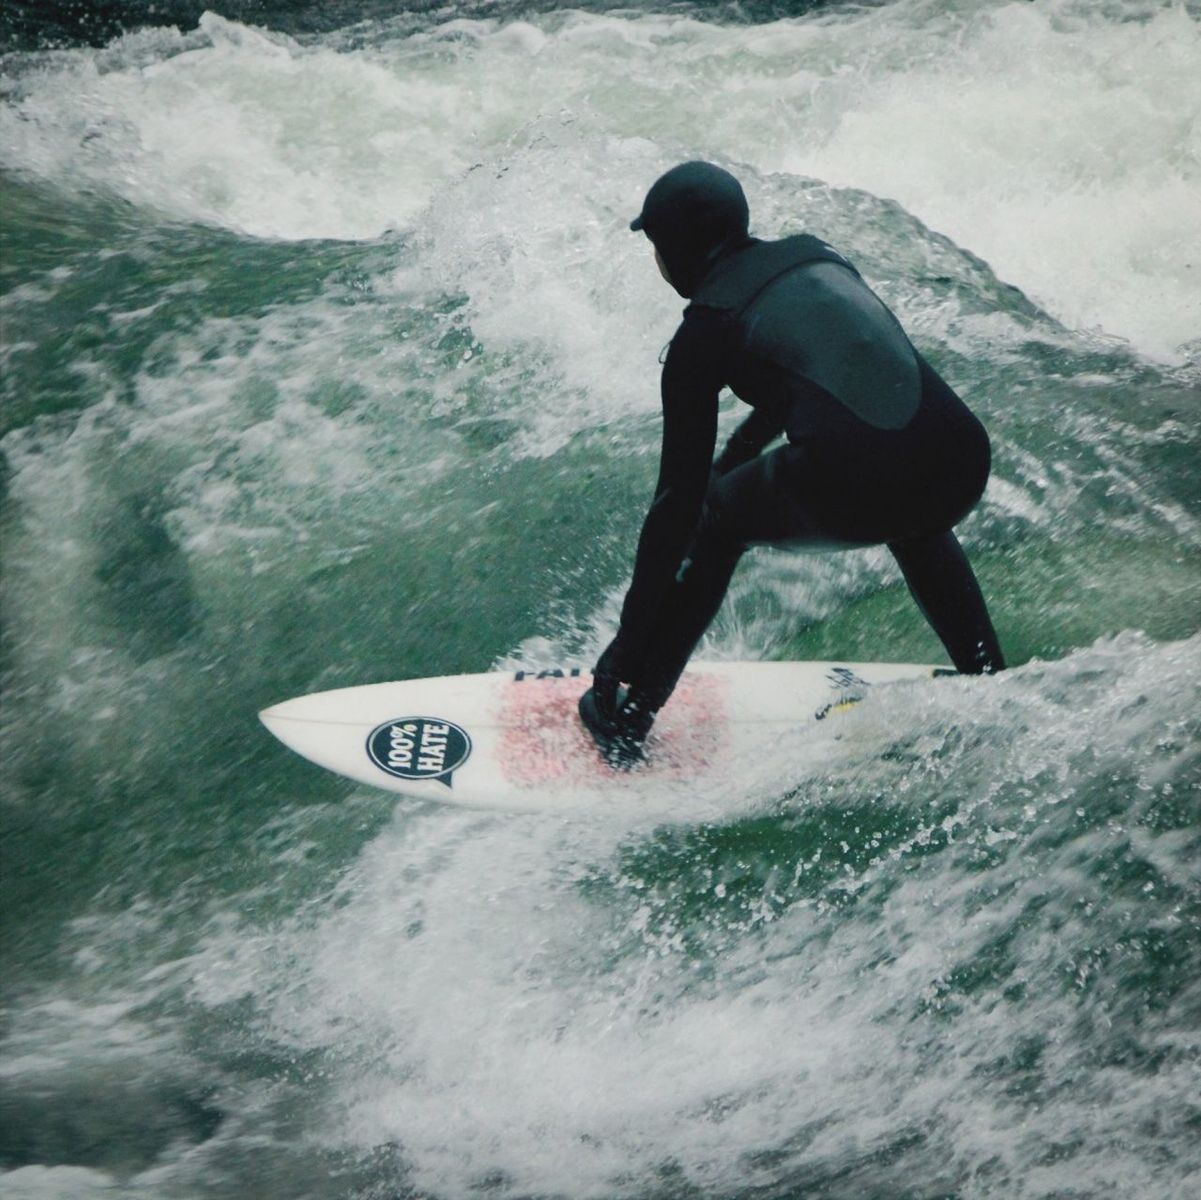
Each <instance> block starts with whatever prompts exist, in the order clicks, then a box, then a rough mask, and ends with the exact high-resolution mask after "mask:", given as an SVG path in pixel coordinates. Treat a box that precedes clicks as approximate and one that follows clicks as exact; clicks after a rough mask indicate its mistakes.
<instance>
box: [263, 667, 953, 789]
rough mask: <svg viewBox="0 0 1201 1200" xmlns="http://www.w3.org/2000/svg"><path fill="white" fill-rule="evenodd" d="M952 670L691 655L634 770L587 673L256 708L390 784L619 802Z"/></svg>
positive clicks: (703, 782) (726, 770)
mask: <svg viewBox="0 0 1201 1200" xmlns="http://www.w3.org/2000/svg"><path fill="white" fill-rule="evenodd" d="M944 674H945V675H954V674H955V672H954V671H952V670H950V669H949V668H946V667H932V666H918V665H914V664H911V663H905V664H892V663H834V662H770V663H758V662H756V663H696V664H694V665H692V666H691V667H689V669H688V670H687V671H686V672H685V673H684V676H683V678H682V679H681V680H680V684H679V686H678V687H677V689H676V691H675V693H674V694H673V695H672V698H671V699H670V700H669V701H668V703H667V704H666V705H665V706H664V708H663V710H662V711H661V712H660V713H659V716H658V718H657V720H656V722H655V727H654V729H653V730H652V732H651V736H650V738H649V739H648V741H647V747H646V750H647V761H646V762H645V763H644V764H642V765H640V766H638V767H637V768H635V769H634V770H632V771H628V772H623V771H614V770H613V769H612V768H610V767H608V766H607V765H606V764H605V763H604V762H602V760H601V758H600V755H599V753H598V752H597V749H596V746H595V744H594V743H593V741H592V739H591V737H590V736H589V735H588V733H587V731H586V730H585V728H584V726H583V725H582V724H581V722H580V719H579V715H578V713H577V711H576V702H577V701H578V699H579V697H580V694H581V692H583V690H584V689H585V688H586V687H587V686H588V684H589V682H590V680H591V677H590V675H589V674H588V673H586V672H581V671H580V670H579V669H578V668H573V669H568V670H562V669H557V670H544V671H516V672H491V673H488V674H484V675H447V676H442V677H439V678H435V679H412V680H407V681H405V682H400V683H376V684H368V685H366V686H363V687H350V688H339V689H337V690H335V691H329V692H315V693H313V694H312V695H309V696H300V697H298V698H297V699H295V700H286V701H284V702H283V703H281V704H276V705H274V706H273V707H271V708H268V709H265V710H264V711H263V712H262V713H260V714H259V716H260V718H261V719H262V721H263V724H264V725H266V726H267V728H268V729H269V730H270V731H271V732H272V733H273V734H275V736H276V737H277V738H279V740H280V741H281V742H283V743H284V744H285V745H286V746H289V747H290V748H291V749H293V750H295V751H296V752H297V753H298V754H301V755H303V756H304V757H305V758H308V759H310V760H312V761H313V762H315V763H317V764H319V765H320V766H323V767H326V768H328V769H329V770H331V771H336V772H337V773H338V774H339V775H345V776H347V777H348V778H350V779H355V780H358V781H359V782H360V783H366V784H370V785H372V786H373V787H379V788H384V789H386V790H388V791H392V792H399V793H401V794H402V795H406V796H415V797H420V798H422V799H427V800H439V801H442V802H444V803H454V804H464V805H470V806H473V807H481V808H508V809H514V808H516V809H557V808H570V807H578V806H580V805H583V804H592V803H602V804H605V803H607V804H610V805H612V804H615V803H619V802H620V801H621V799H622V797H623V796H624V797H626V798H629V797H630V796H632V795H636V796H637V797H638V799H639V802H640V803H641V802H645V800H646V799H647V798H648V796H649V794H650V793H653V792H655V791H659V792H664V791H666V792H670V793H675V794H679V793H680V792H681V791H685V792H689V793H695V792H697V791H698V790H700V791H703V790H704V789H705V788H706V787H707V786H708V785H714V786H717V787H720V786H723V784H725V783H729V782H734V781H736V780H737V779H738V778H739V777H740V776H745V773H746V771H747V769H748V767H749V766H753V764H754V763H755V761H756V760H757V759H759V758H760V757H761V756H763V755H764V754H771V753H773V750H774V749H775V748H778V747H780V746H781V745H782V744H786V745H795V744H796V743H797V742H798V741H800V740H803V739H805V738H806V737H807V736H808V737H811V738H817V737H819V735H820V733H821V732H822V730H823V729H824V726H822V725H821V723H822V722H825V721H826V720H827V719H828V718H830V717H832V716H835V715H837V714H838V713H840V712H842V711H844V710H845V709H847V708H849V707H851V706H852V705H855V704H858V703H860V702H861V701H863V700H866V699H867V698H868V696H869V695H870V693H871V690H872V689H873V688H875V687H878V686H880V685H882V684H888V683H894V682H897V681H900V680H914V679H923V678H925V679H928V678H931V677H933V676H936V675H944Z"/></svg>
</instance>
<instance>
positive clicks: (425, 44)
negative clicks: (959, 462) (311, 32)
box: [0, 0, 1201, 359]
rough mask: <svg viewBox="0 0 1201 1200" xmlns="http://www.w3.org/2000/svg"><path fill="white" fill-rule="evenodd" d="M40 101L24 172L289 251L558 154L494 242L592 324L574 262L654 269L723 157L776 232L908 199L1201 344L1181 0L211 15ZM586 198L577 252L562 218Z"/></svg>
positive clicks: (1004, 262) (1137, 323)
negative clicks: (694, 169) (699, 165)
mask: <svg viewBox="0 0 1201 1200" xmlns="http://www.w3.org/2000/svg"><path fill="white" fill-rule="evenodd" d="M21 89H22V94H23V99H22V101H21V103H20V104H19V106H16V107H10V106H5V107H4V108H3V109H0V136H2V138H3V144H4V147H5V159H6V161H7V162H8V163H9V164H10V165H12V166H15V167H17V168H19V169H22V170H26V171H32V172H35V173H37V174H39V175H41V176H43V177H45V178H48V179H51V180H54V181H55V182H57V183H60V184H62V185H64V186H66V187H84V186H95V185H99V186H101V187H104V188H107V189H111V190H113V191H115V192H117V193H118V194H120V195H122V196H125V197H127V198H128V199H130V200H131V201H133V202H134V203H137V204H139V205H148V206H151V207H152V208H157V209H159V210H161V211H163V212H164V213H166V214H169V215H171V216H175V217H182V218H185V219H189V220H200V221H207V222H212V223H214V224H218V225H223V226H227V227H229V228H232V229H235V230H239V231H242V232H245V233H249V234H252V235H255V236H259V237H267V238H288V239H302V238H313V237H325V238H351V239H357V238H370V237H374V236H378V235H380V234H382V233H384V232H385V231H387V230H389V229H407V228H411V227H414V226H415V227H417V228H418V229H425V228H428V227H429V226H430V224H431V222H434V223H436V222H437V220H438V218H439V214H440V212H441V210H442V209H443V206H444V205H445V203H446V198H447V197H446V189H447V188H452V189H453V188H454V187H456V186H462V184H461V183H460V182H459V181H461V180H462V179H463V175H464V172H465V171H467V170H468V169H470V168H472V167H477V168H478V170H479V171H480V172H482V173H485V174H486V175H487V176H489V177H495V176H496V175H497V173H498V172H504V171H510V170H516V171H518V172H520V170H521V164H520V163H519V162H518V163H514V160H513V155H514V154H515V152H517V151H520V150H521V149H522V148H528V147H533V148H538V147H540V146H541V147H543V148H545V149H548V150H551V151H553V159H554V162H553V164H551V165H549V166H548V169H547V170H546V173H545V174H540V175H537V176H530V177H528V178H527V179H526V181H525V182H526V185H527V187H528V189H529V191H530V192H531V193H532V195H531V197H530V198H531V199H532V200H533V202H534V207H533V208H532V209H529V208H524V207H523V205H522V201H523V199H524V198H525V197H524V196H523V194H522V193H523V189H522V184H521V181H520V180H517V181H514V185H512V186H510V187H507V188H502V189H501V193H500V194H499V195H496V196H493V197H492V198H491V208H490V209H483V210H480V211H479V213H478V217H479V219H480V220H481V221H484V222H485V223H486V224H487V225H488V228H489V230H490V233H491V235H492V242H491V245H487V246H479V245H471V244H470V242H469V243H468V245H469V246H470V249H471V250H472V252H475V253H480V252H482V253H484V254H487V253H488V252H489V251H490V252H491V253H493V254H499V255H503V254H504V253H506V252H507V251H510V250H514V249H516V252H517V253H518V254H523V253H525V254H531V255H532V256H534V257H539V256H540V255H541V254H542V253H544V252H545V251H547V250H552V251H554V252H555V253H558V254H562V255H563V256H564V259H565V277H564V284H563V287H562V295H561V298H562V300H563V302H564V304H565V305H566V306H567V312H566V316H567V317H568V319H570V318H571V317H572V315H573V313H574V310H575V307H576V306H577V305H578V304H579V299H578V298H577V297H576V295H575V280H573V279H572V275H571V266H572V262H573V258H574V257H576V256H578V257H587V258H588V259H590V260H593V261H595V260H596V258H597V256H598V255H604V254H606V253H614V252H615V253H616V261H617V262H618V263H620V264H623V265H624V264H625V263H627V262H628V254H627V252H626V251H625V250H624V249H618V250H616V251H614V250H613V249H610V250H606V247H620V246H622V238H623V235H624V223H623V222H624V219H628V215H629V214H630V213H631V212H633V211H636V209H637V205H638V203H639V200H640V198H641V196H642V194H643V191H644V190H645V188H646V186H647V185H648V184H649V182H650V180H651V179H652V178H653V177H654V174H655V173H656V171H657V170H659V169H661V168H662V167H664V166H666V165H669V164H670V162H671V161H673V160H676V159H679V158H681V157H714V158H718V159H720V160H721V161H724V162H728V163H730V164H731V165H733V166H735V167H736V168H739V169H741V170H743V172H744V174H746V175H747V176H748V180H747V182H748V187H749V189H750V190H751V193H752V200H756V199H759V200H762V201H763V203H762V204H761V205H760V206H759V208H758V210H757V218H758V220H757V227H758V229H759V230H760V231H761V232H764V233H767V234H773V233H775V232H777V231H778V230H779V229H780V227H781V226H787V225H793V226H795V224H796V223H797V221H798V219H800V220H803V219H804V216H805V214H804V212H803V211H801V212H799V213H798V212H797V211H796V205H795V204H794V205H790V204H789V201H788V199H787V189H786V188H782V187H779V186H778V185H777V186H775V187H773V188H772V189H770V193H771V194H770V197H768V196H765V195H763V194H762V192H761V188H760V185H759V183H758V180H759V178H760V177H767V176H770V175H773V174H778V173H785V174H786V175H791V176H797V177H813V178H817V179H822V180H825V181H827V182H829V183H832V184H835V185H838V186H845V187H854V188H862V189H865V190H868V191H870V192H872V193H874V194H876V195H878V196H882V197H892V198H895V199H896V200H897V201H899V202H900V203H901V204H902V205H903V206H904V207H905V208H906V209H907V210H908V211H910V212H911V213H913V214H914V215H916V216H917V217H919V218H920V219H921V220H923V221H924V222H926V223H927V224H929V225H931V226H932V227H933V228H934V229H935V230H937V231H940V232H942V233H945V234H947V235H948V236H949V237H951V238H953V239H954V240H955V241H956V242H958V243H959V244H960V245H961V246H963V247H964V248H966V249H968V250H970V251H971V252H972V253H974V254H976V255H978V256H979V257H981V258H983V259H985V260H986V261H987V262H989V263H990V264H991V265H992V267H993V268H994V270H995V271H996V272H997V273H998V274H999V275H1000V276H1001V277H1002V278H1004V279H1005V280H1006V281H1008V282H1010V283H1013V284H1015V285H1016V286H1018V287H1019V288H1021V289H1022V290H1023V291H1025V292H1026V293H1027V294H1028V295H1030V296H1031V297H1032V298H1033V299H1035V300H1036V301H1037V302H1038V303H1040V304H1041V305H1043V306H1045V307H1046V308H1047V309H1048V310H1049V311H1050V312H1051V313H1052V314H1053V315H1054V316H1056V317H1057V318H1058V319H1059V320H1061V321H1062V322H1064V323H1065V324H1066V325H1068V326H1069V327H1071V328H1073V329H1091V330H1095V331H1097V332H1099V333H1101V334H1104V335H1109V336H1113V337H1119V338H1125V339H1128V340H1130V341H1131V342H1132V343H1133V344H1134V345H1135V346H1136V347H1137V348H1138V349H1139V350H1141V351H1142V352H1144V353H1146V354H1149V355H1152V356H1156V357H1161V358H1167V359H1172V358H1174V357H1178V356H1179V354H1180V353H1181V347H1182V346H1183V345H1185V344H1186V343H1189V342H1191V341H1193V340H1194V339H1196V338H1197V337H1198V333H1199V331H1201V282H1199V280H1198V272H1199V271H1201V221H1199V220H1198V213H1199V212H1201V26H1199V24H1198V22H1197V20H1196V19H1195V18H1194V17H1193V16H1191V15H1190V14H1189V13H1188V12H1187V11H1186V9H1185V8H1184V7H1181V6H1170V5H1165V6H1159V5H1147V4H1142V3H1133V2H1131V3H1122V4H1109V5H1104V6H1101V5H1096V4H1087V3H1080V2H1069V0H1037V2H1035V3H1027V2H1021V3H1016V2H1015V3H1010V4H1001V5H997V4H976V3H961V4H958V5H951V6H947V5H946V4H941V3H940V4H937V5H936V4H934V3H932V2H931V0H901V2H899V3H895V4H891V5H887V6H885V7H882V8H878V9H869V10H867V11H865V12H855V11H849V12H842V13H838V12H835V13H832V14H830V15H828V16H822V17H819V18H807V19H798V20H787V21H780V22H777V23H774V24H770V25H760V26H750V27H742V26H716V25H712V24H706V23H702V22H699V21H695V20H692V19H689V18H686V17H665V16H653V15H652V16H641V17H638V16H611V15H610V16H588V15H582V14H571V13H568V14H560V15H555V16H550V17H544V18H539V19H538V20H537V21H536V22H513V23H509V24H498V23H496V22H490V21H454V22H451V23H449V24H447V25H445V26H442V27H439V28H437V29H435V30H434V31H432V32H431V33H428V34H423V35H418V36H412V37H406V38H400V37H390V36H389V35H388V34H387V32H386V28H385V29H384V30H382V31H381V34H380V37H379V40H378V42H377V43H376V44H374V45H373V46H371V47H370V48H369V49H361V48H356V49H342V48H340V47H339V45H338V44H337V42H336V40H333V39H327V41H326V42H318V43H315V44H310V45H305V46H300V45H298V44H296V43H294V42H292V41H290V40H289V39H288V38H286V37H283V36H281V35H276V34H269V35H268V34H265V33H262V32H259V31H256V30H253V29H251V28H248V27H244V26H241V25H238V24H236V23H233V22H230V21H227V20H225V19H223V18H220V17H217V16H215V15H211V14H210V15H207V16H206V17H205V18H204V19H203V20H202V22H201V28H200V30H199V31H198V32H196V33H194V34H190V35H187V36H180V35H178V34H175V33H168V32H165V31H164V32H157V33H153V32H152V33H144V34H140V35H136V36H131V37H129V38H126V39H125V40H124V41H123V42H122V43H119V44H118V45H117V46H116V47H115V48H114V49H112V50H110V51H108V52H105V53H104V54H100V55H97V54H95V53H93V52H75V53H70V54H63V55H58V56H55V57H54V58H52V59H51V60H49V61H48V62H47V64H46V65H45V67H44V68H43V72H42V74H41V75H40V76H38V77H26V78H24V79H23V80H22V81H21ZM573 141H574V145H573V144H572V143H573ZM579 148H584V149H585V152H584V154H583V156H582V158H581V157H580V156H579V153H578V149H579ZM468 179H470V176H468ZM479 202H480V203H481V204H487V203H488V201H487V199H483V198H481V199H480V201H479ZM497 205H504V206H506V207H505V208H504V209H503V210H501V209H498V207H497ZM558 206H562V207H561V208H559V211H560V215H561V217H563V218H565V220H564V221H563V222H562V225H563V226H566V227H567V230H569V231H570V235H569V237H568V239H567V240H566V241H565V240H563V239H562V238H559V237H557V236H556V235H557V234H558V233H560V232H561V226H560V223H559V222H555V221H554V220H553V219H552V220H551V222H550V226H549V229H548V227H547V225H546V223H545V218H546V216H547V209H548V208H549V209H554V208H556V207H558ZM531 214H533V215H536V216H537V218H538V220H537V221H534V222H531V221H529V220H528V219H527V218H528V217H529V216H530V215H531ZM852 250H853V248H852ZM535 251H537V252H538V254H535V253H534V252H535ZM514 283H515V286H518V287H520V286H521V283H522V281H521V280H520V279H518V280H515V281H514ZM541 283H542V284H543V287H544V289H545V287H546V281H545V280H542V281H541ZM546 298H547V297H545V296H544V299H546ZM556 298H557V297H556ZM538 307H539V308H546V307H547V305H546V304H542V305H540V306H538Z"/></svg>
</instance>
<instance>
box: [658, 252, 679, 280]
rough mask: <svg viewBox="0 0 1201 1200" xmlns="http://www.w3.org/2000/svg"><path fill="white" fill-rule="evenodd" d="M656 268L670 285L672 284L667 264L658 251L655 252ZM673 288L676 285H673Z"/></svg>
mask: <svg viewBox="0 0 1201 1200" xmlns="http://www.w3.org/2000/svg"><path fill="white" fill-rule="evenodd" d="M655 266H656V267H658V268H659V274H660V275H662V276H663V278H664V279H666V280H667V282H668V283H671V276H670V275H669V274H668V273H667V264H666V263H665V262H664V261H663V255H661V254H660V253H659V251H658V250H656V251H655ZM671 286H672V287H675V286H676V285H675V284H674V283H671Z"/></svg>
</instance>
